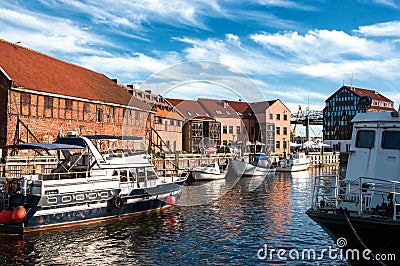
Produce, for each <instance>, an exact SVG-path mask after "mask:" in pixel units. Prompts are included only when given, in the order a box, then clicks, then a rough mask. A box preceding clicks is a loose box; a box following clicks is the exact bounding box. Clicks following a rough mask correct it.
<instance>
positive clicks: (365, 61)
mask: <svg viewBox="0 0 400 266" xmlns="http://www.w3.org/2000/svg"><path fill="white" fill-rule="evenodd" d="M0 38H2V39H4V40H6V41H9V42H13V43H16V42H20V43H19V45H22V46H24V47H28V48H31V49H34V50H37V51H40V52H43V53H45V54H48V55H50V56H53V57H56V58H58V59H62V60H65V61H68V62H72V63H75V64H78V65H81V66H84V67H87V68H89V69H92V70H94V71H97V72H100V73H104V74H105V75H107V76H108V77H109V78H117V79H118V81H119V82H120V83H122V84H134V85H136V86H138V87H139V88H146V89H151V90H152V92H154V93H159V94H161V95H163V96H166V97H175V98H186V99H194V98H197V97H208V98H222V99H229V100H237V99H238V98H244V99H245V100H251V101H253V100H254V99H256V100H257V99H259V100H264V99H267V100H273V99H280V100H282V101H283V102H284V104H285V105H286V106H288V107H289V108H290V109H291V110H292V112H293V113H296V112H297V108H298V106H299V105H301V106H302V108H303V110H304V109H306V107H309V109H311V110H322V108H323V106H324V103H325V99H327V98H328V97H329V96H330V95H331V94H333V93H334V92H335V91H336V90H338V89H339V88H340V87H341V86H342V85H343V84H344V85H352V86H356V87H361V88H367V89H373V90H377V91H379V92H381V93H382V94H383V95H384V96H386V97H388V98H390V99H392V100H393V101H394V102H395V108H397V106H398V104H399V102H400V91H399V89H398V87H399V86H400V75H399V73H400V1H397V0H296V1H295V0H293V1H292V0H248V1H235V0H208V1H197V0H193V1H190V0H168V1H167V0H165V1H163V0H140V1H135V0H82V1H78V0H36V1H31V0H13V1H1V2H0ZM0 60H1V59H0ZM198 62H200V63H198ZM209 62H211V63H209ZM206 65H207V67H205V66H206ZM210 65H211V67H210ZM215 66H216V67H217V68H220V69H222V71H216V70H215V68H214V67H215ZM196 67H198V69H196ZM206 68H207V69H208V71H203V70H204V69H206ZM227 69H229V71H228V72H230V74H228V75H227V74H226V70H227ZM171 70H173V71H171ZM161 74H165V75H161ZM167 74H168V75H167ZM210 75H214V76H215V75H218V77H219V79H213V80H214V81H213V82H208V81H209V80H210ZM160 76H163V77H164V81H165V77H167V76H168V77H169V78H171V79H175V81H174V82H171V80H169V81H168V82H166V83H165V84H167V85H168V84H173V85H174V89H170V90H166V89H163V88H165V86H162V81H160V79H157V81H156V82H151V81H154V80H155V78H154V77H160ZM232 76H233V77H232ZM243 78H244V79H247V80H246V82H245V83H240V82H241V81H243ZM221 80H223V81H221ZM189 81H191V82H189ZM193 81H196V82H193ZM236 81H238V82H236ZM232 83H236V84H241V86H236V88H233V89H231V88H230V87H231V86H232ZM165 84H164V85H165ZM247 85H249V87H252V88H251V89H249V87H248V86H247ZM254 86H255V87H256V89H255V88H254ZM233 87H235V86H233ZM253 90H257V91H253ZM232 91H233V92H234V93H232ZM260 94H261V95H262V96H261V97H260ZM263 97H264V99H263Z"/></svg>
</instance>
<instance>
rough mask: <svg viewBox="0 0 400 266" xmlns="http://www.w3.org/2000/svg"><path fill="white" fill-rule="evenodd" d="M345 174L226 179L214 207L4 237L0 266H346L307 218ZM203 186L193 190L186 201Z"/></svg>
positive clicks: (210, 199)
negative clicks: (330, 182)
mask: <svg viewBox="0 0 400 266" xmlns="http://www.w3.org/2000/svg"><path fill="white" fill-rule="evenodd" d="M337 172H338V169H337V168H336V167H329V168H313V169H310V170H309V171H304V172H298V173H275V174H272V175H269V176H268V177H267V178H266V179H264V180H256V179H252V178H241V179H240V180H238V182H237V183H236V184H234V185H232V186H229V189H227V190H224V188H225V186H224V182H225V181H224V180H222V181H212V182H208V183H206V185H205V184H202V186H204V187H205V188H207V189H203V192H202V195H199V196H200V197H201V196H203V197H204V198H206V199H207V201H206V202H205V203H201V204H198V205H195V204H192V205H190V204H181V205H182V206H178V207H176V206H175V207H173V208H171V209H168V210H166V211H164V212H160V213H152V214H148V215H142V216H136V217H132V218H129V219H122V220H120V221H113V222H106V223H98V224H92V225H85V226H78V227H72V228H63V229H57V230H49V231H43V232H37V233H30V234H27V235H25V236H23V237H17V236H0V264H1V265H255V264H263V265H282V264H283V265H285V264H288V265H345V264H346V263H345V261H343V260H341V259H340V256H337V253H335V249H336V248H337V247H336V245H335V243H334V242H333V241H332V240H331V239H330V238H329V236H328V235H327V234H326V233H325V232H324V231H323V230H322V229H321V228H320V227H319V226H318V225H317V224H316V223H314V222H313V221H312V220H311V219H309V218H308V217H307V215H306V214H305V211H306V210H307V208H309V206H310V202H311V194H312V180H313V176H314V175H318V174H324V173H337ZM260 183H261V184H260ZM197 185H198V184H192V185H191V186H190V187H187V188H186V190H185V191H184V194H183V195H182V197H183V201H185V197H186V201H187V200H188V199H187V197H189V196H190V193H191V192H192V191H193V190H194V188H195V187H196V186H197ZM204 198H203V199H204ZM323 250H331V251H333V253H331V254H328V253H327V252H325V253H324V252H323ZM279 252H280V253H279ZM312 252H315V254H316V255H315V256H313V253H312Z"/></svg>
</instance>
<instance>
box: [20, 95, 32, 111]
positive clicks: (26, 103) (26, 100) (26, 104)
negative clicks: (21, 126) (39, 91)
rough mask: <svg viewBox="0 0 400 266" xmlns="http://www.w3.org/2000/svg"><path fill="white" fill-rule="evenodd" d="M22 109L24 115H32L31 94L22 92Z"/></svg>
mask: <svg viewBox="0 0 400 266" xmlns="http://www.w3.org/2000/svg"><path fill="white" fill-rule="evenodd" d="M20 102H21V105H20V109H21V114H22V115H30V114H31V110H30V109H31V108H30V107H31V95H30V94H27V93H22V94H21V98H20Z"/></svg>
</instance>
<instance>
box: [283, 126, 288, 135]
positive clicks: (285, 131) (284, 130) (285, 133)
mask: <svg viewBox="0 0 400 266" xmlns="http://www.w3.org/2000/svg"><path fill="white" fill-rule="evenodd" d="M283 135H287V127H284V128H283Z"/></svg>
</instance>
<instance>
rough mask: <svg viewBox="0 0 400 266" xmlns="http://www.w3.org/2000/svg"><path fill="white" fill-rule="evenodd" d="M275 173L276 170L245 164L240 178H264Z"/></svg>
mask: <svg viewBox="0 0 400 266" xmlns="http://www.w3.org/2000/svg"><path fill="white" fill-rule="evenodd" d="M275 172H276V168H265V167H258V166H254V165H252V164H248V163H247V164H246V169H245V170H244V172H243V174H242V176H266V175H267V174H270V173H275Z"/></svg>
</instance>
